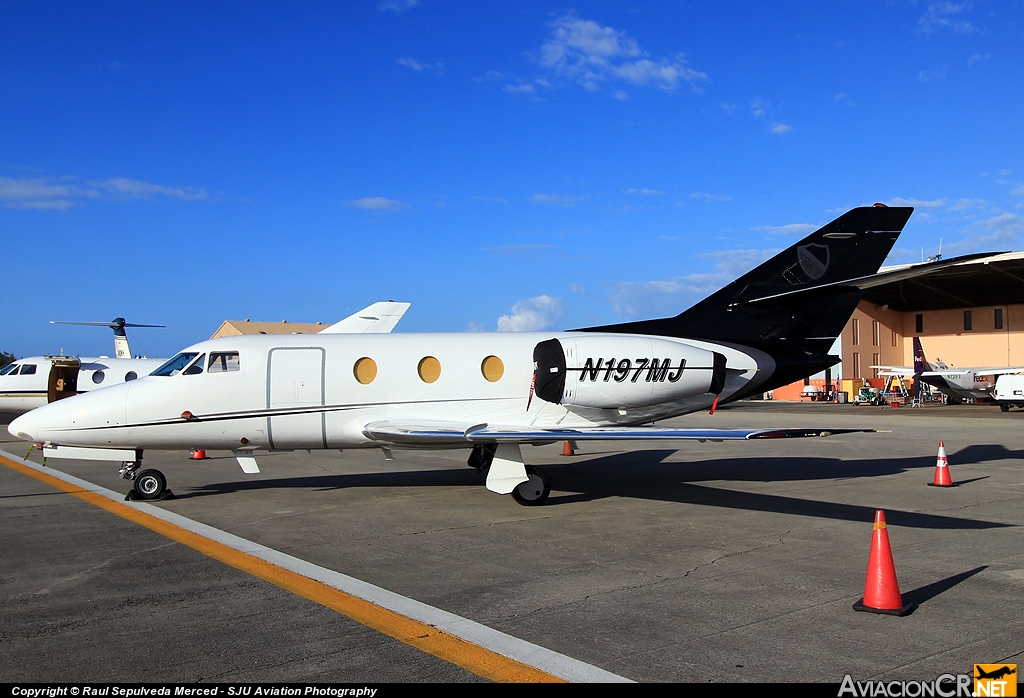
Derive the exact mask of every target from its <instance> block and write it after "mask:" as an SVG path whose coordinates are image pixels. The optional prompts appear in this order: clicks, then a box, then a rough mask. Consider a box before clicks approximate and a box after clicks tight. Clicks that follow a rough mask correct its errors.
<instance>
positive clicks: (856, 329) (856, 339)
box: [853, 318, 860, 345]
mask: <svg viewBox="0 0 1024 698" xmlns="http://www.w3.org/2000/svg"><path fill="white" fill-rule="evenodd" d="M853 343H854V344H855V345H856V344H860V320H858V319H857V318H854V319H853Z"/></svg>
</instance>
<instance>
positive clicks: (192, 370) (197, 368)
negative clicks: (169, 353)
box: [182, 354, 206, 376]
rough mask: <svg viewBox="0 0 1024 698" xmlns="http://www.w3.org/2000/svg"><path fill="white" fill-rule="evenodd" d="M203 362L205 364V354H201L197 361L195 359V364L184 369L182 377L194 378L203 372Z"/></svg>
mask: <svg viewBox="0 0 1024 698" xmlns="http://www.w3.org/2000/svg"><path fill="white" fill-rule="evenodd" d="M205 362H206V354H203V355H202V356H200V357H199V358H198V359H196V360H195V362H194V363H193V364H192V365H191V366H189V367H188V368H186V369H185V370H184V371H183V373H182V375H185V376H194V375H196V374H198V373H202V372H203V364H204V363H205Z"/></svg>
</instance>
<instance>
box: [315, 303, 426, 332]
mask: <svg viewBox="0 0 1024 698" xmlns="http://www.w3.org/2000/svg"><path fill="white" fill-rule="evenodd" d="M410 305H411V303H396V302H395V301H380V302H379V303H374V304H373V305H369V306H367V307H365V308H363V309H362V310H360V311H359V312H358V313H354V314H352V315H349V316H348V317H347V318H345V319H344V320H341V321H340V322H336V323H334V324H333V325H331V326H330V327H328V328H327V329H325V330H320V334H359V333H363V332H369V333H377V334H386V333H388V332H390V331H391V330H393V329H395V325H397V324H398V321H399V320H401V319H402V316H403V315H405V311H406V310H408V309H409V306H410Z"/></svg>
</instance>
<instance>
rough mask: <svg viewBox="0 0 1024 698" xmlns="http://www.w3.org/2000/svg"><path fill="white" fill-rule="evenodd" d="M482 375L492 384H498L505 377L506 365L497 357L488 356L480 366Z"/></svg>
mask: <svg viewBox="0 0 1024 698" xmlns="http://www.w3.org/2000/svg"><path fill="white" fill-rule="evenodd" d="M480 373H482V374H484V378H486V379H487V380H488V381H490V382H491V383H497V382H498V381H499V380H501V377H502V376H503V375H505V364H503V363H501V359H499V358H498V357H497V356H488V357H487V358H486V359H484V360H483V362H481V364H480Z"/></svg>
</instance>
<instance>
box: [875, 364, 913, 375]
mask: <svg viewBox="0 0 1024 698" xmlns="http://www.w3.org/2000/svg"><path fill="white" fill-rule="evenodd" d="M868 368H877V369H879V374H878V375H880V376H912V375H914V367H913V366H868Z"/></svg>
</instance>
